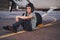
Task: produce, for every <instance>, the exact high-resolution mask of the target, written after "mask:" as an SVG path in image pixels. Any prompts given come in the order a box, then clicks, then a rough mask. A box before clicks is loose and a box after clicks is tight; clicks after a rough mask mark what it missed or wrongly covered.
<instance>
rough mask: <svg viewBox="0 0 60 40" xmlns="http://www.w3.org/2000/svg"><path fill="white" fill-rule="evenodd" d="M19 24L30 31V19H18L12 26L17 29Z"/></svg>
mask: <svg viewBox="0 0 60 40" xmlns="http://www.w3.org/2000/svg"><path fill="white" fill-rule="evenodd" d="M20 25H21V26H22V27H23V29H24V30H26V31H32V24H31V19H27V20H26V19H25V20H24V19H20V20H19V21H18V22H16V23H14V24H13V25H12V26H13V28H14V29H15V30H17V29H18V27H19V26H20Z"/></svg>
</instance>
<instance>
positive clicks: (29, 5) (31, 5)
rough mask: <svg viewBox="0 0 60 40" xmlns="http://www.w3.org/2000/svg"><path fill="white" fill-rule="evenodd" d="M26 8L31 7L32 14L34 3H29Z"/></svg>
mask: <svg viewBox="0 0 60 40" xmlns="http://www.w3.org/2000/svg"><path fill="white" fill-rule="evenodd" d="M26 7H31V12H33V11H34V5H33V4H32V3H28V4H27V5H26Z"/></svg>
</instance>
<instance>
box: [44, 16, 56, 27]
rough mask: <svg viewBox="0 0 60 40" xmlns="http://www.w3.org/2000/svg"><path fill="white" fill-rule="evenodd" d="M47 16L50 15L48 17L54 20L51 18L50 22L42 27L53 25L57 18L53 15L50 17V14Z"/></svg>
mask: <svg viewBox="0 0 60 40" xmlns="http://www.w3.org/2000/svg"><path fill="white" fill-rule="evenodd" d="M48 17H50V18H52V19H54V20H53V21H52V22H50V23H47V24H45V25H44V27H46V26H50V25H53V24H54V23H55V22H56V21H57V19H56V18H54V17H51V16H48Z"/></svg>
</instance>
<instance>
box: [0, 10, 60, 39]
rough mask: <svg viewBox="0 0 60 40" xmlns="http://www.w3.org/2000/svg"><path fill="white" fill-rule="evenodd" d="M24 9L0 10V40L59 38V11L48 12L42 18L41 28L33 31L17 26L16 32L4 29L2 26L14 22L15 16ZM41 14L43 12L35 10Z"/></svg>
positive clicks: (20, 13)
mask: <svg viewBox="0 0 60 40" xmlns="http://www.w3.org/2000/svg"><path fill="white" fill-rule="evenodd" d="M24 12H25V11H12V12H9V11H0V40H60V11H53V12H51V13H48V14H47V15H45V16H44V17H42V19H43V25H44V27H43V28H40V29H37V30H35V31H31V32H26V31H21V30H22V29H23V28H22V27H19V29H18V31H19V32H18V33H12V32H10V31H7V30H4V29H3V26H6V25H12V24H13V23H15V17H16V16H19V15H22V13H24ZM36 12H38V13H40V14H41V16H43V15H44V14H45V12H42V11H36Z"/></svg>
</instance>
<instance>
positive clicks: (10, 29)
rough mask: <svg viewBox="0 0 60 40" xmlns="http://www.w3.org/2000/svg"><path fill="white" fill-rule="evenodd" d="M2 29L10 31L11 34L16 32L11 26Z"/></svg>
mask: <svg viewBox="0 0 60 40" xmlns="http://www.w3.org/2000/svg"><path fill="white" fill-rule="evenodd" d="M3 29H5V30H9V31H12V32H14V33H16V32H17V30H15V29H13V27H12V26H4V27H3Z"/></svg>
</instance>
